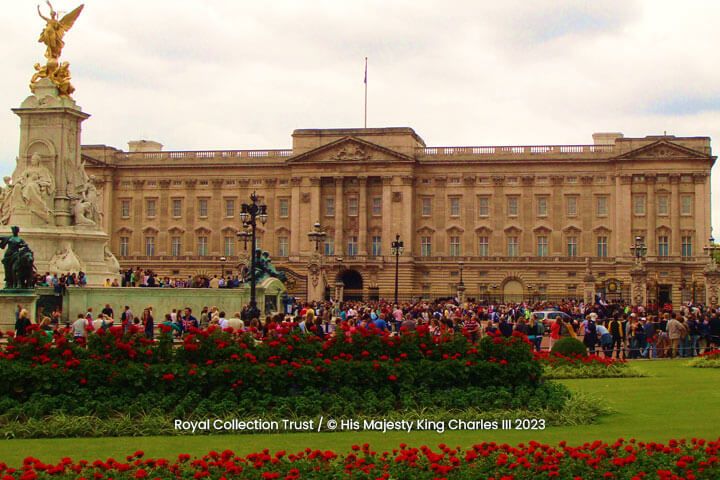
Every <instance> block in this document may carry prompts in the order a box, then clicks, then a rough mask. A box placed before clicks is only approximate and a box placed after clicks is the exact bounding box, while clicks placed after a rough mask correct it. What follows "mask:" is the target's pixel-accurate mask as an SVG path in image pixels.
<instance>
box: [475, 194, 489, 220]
mask: <svg viewBox="0 0 720 480" xmlns="http://www.w3.org/2000/svg"><path fill="white" fill-rule="evenodd" d="M489 216H490V198H489V197H480V198H478V217H489Z"/></svg>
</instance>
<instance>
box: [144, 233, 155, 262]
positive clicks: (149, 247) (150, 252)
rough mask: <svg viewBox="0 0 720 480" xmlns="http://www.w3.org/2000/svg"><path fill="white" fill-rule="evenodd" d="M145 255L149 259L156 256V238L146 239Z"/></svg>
mask: <svg viewBox="0 0 720 480" xmlns="http://www.w3.org/2000/svg"><path fill="white" fill-rule="evenodd" d="M145 255H146V256H148V257H152V256H154V255H155V237H145Z"/></svg>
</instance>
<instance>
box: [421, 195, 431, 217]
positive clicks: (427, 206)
mask: <svg viewBox="0 0 720 480" xmlns="http://www.w3.org/2000/svg"><path fill="white" fill-rule="evenodd" d="M430 215H432V198H431V197H422V216H423V217H429V216H430Z"/></svg>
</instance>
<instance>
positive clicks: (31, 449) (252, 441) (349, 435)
mask: <svg viewBox="0 0 720 480" xmlns="http://www.w3.org/2000/svg"><path fill="white" fill-rule="evenodd" d="M686 363H687V362H686V360H674V361H668V360H658V361H651V362H648V361H637V362H633V366H634V367H635V368H637V369H639V370H641V371H643V372H645V373H647V374H648V375H649V376H647V377H641V378H618V379H597V380H564V381H562V383H564V384H566V385H568V386H569V387H570V388H571V389H573V390H575V391H582V392H587V393H591V394H594V395H596V396H597V397H599V398H602V399H603V400H604V401H606V402H607V403H608V404H609V405H610V406H612V408H613V409H614V410H615V411H616V413H615V414H613V415H611V416H607V417H604V418H602V419H600V420H599V422H598V423H597V424H594V425H584V426H578V427H555V428H549V429H547V430H545V431H534V432H527V431H487V432H447V431H446V432H445V433H443V434H437V433H428V432H413V433H412V434H409V435H408V434H406V433H398V432H392V433H386V434H383V433H379V432H344V433H315V434H312V433H307V434H306V433H293V434H267V435H216V436H208V435H203V436H200V435H198V436H184V437H142V438H80V439H42V440H3V441H0V461H3V462H6V463H8V464H10V465H17V464H18V463H20V462H21V461H22V459H23V458H24V457H27V456H34V457H38V458H41V459H42V460H44V461H57V460H58V459H59V458H61V457H64V456H69V457H71V458H73V459H75V460H77V459H81V458H83V459H88V460H94V459H97V458H102V459H105V458H108V457H115V458H116V459H122V458H124V457H125V455H128V454H130V453H132V452H134V451H135V450H144V451H145V453H146V455H147V456H151V457H166V458H167V457H175V456H176V455H177V454H178V453H189V454H192V455H201V454H204V453H207V452H208V451H210V450H218V451H221V450H224V449H228V448H229V449H232V450H235V451H237V452H243V453H248V452H250V451H257V450H262V449H263V448H269V449H271V450H280V449H284V450H289V451H296V450H300V449H303V448H305V447H311V448H319V449H332V450H339V451H344V450H347V449H348V448H349V447H350V446H351V445H353V444H357V443H363V442H368V443H370V444H371V445H372V446H373V447H374V448H375V449H377V450H386V449H392V448H394V447H397V445H398V444H400V443H402V442H405V443H408V444H412V445H418V446H419V445H423V444H427V445H431V446H434V445H437V444H438V443H447V444H449V445H452V446H456V445H457V446H468V445H472V444H473V443H477V442H481V441H496V442H508V443H519V442H525V441H528V440H537V441H542V442H550V443H557V442H558V441H560V440H567V441H568V442H570V443H582V442H584V441H587V440H596V439H599V440H615V439H617V438H620V437H624V438H631V437H635V438H638V439H640V440H654V441H665V440H668V439H670V438H682V437H686V438H690V437H704V438H713V439H716V438H717V437H718V435H719V432H720V388H718V386H720V369H700V368H689V367H687V366H685V364H686ZM587 411H588V415H593V405H588V408H587Z"/></svg>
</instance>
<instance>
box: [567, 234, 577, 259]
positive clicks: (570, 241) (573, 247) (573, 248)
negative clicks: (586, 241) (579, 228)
mask: <svg viewBox="0 0 720 480" xmlns="http://www.w3.org/2000/svg"><path fill="white" fill-rule="evenodd" d="M567 256H568V257H577V237H575V236H572V237H567Z"/></svg>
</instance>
